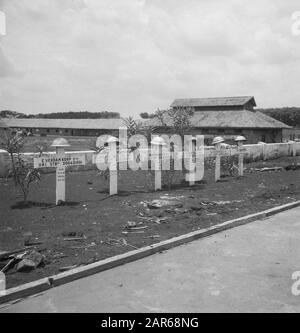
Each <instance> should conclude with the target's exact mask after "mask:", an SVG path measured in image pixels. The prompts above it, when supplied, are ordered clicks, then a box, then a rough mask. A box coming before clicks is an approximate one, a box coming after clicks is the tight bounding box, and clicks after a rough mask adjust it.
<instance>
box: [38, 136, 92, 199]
mask: <svg viewBox="0 0 300 333" xmlns="http://www.w3.org/2000/svg"><path fill="white" fill-rule="evenodd" d="M51 147H55V148H56V154H54V155H51V156H47V157H37V158H34V159H33V165H34V168H35V169H40V168H56V201H55V202H56V205H57V204H58V203H59V202H60V201H62V202H64V201H66V167H67V166H78V165H85V155H84V154H65V148H66V147H70V145H69V143H68V142H67V140H66V139H63V138H61V139H55V140H54V141H53V143H52V145H51Z"/></svg>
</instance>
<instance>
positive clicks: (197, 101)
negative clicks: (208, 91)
mask: <svg viewBox="0 0 300 333" xmlns="http://www.w3.org/2000/svg"><path fill="white" fill-rule="evenodd" d="M251 100H252V102H253V106H256V102H255V99H254V97H253V96H239V97H213V98H182V99H175V101H174V102H173V103H172V104H171V107H178V106H190V107H195V106H199V107H213V106H244V105H245V104H246V103H248V102H249V101H251Z"/></svg>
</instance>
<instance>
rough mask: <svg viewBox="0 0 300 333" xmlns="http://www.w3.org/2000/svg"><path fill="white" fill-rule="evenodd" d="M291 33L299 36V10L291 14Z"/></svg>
mask: <svg viewBox="0 0 300 333" xmlns="http://www.w3.org/2000/svg"><path fill="white" fill-rule="evenodd" d="M292 21H293V24H292V30H291V32H292V35H293V36H300V11H296V12H294V13H293V14H292Z"/></svg>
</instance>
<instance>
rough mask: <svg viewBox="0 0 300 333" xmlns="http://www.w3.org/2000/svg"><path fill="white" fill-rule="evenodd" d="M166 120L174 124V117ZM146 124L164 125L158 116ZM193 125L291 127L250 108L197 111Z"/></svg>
mask: <svg viewBox="0 0 300 333" xmlns="http://www.w3.org/2000/svg"><path fill="white" fill-rule="evenodd" d="M164 122H165V123H166V124H167V126H172V118H171V117H170V116H166V117H165V118H164ZM144 125H150V126H154V127H160V126H162V123H161V121H160V120H159V119H158V118H153V119H149V120H146V121H145V122H144ZM191 126H192V127H200V128H205V127H210V128H290V127H289V126H288V125H286V124H284V123H282V122H280V121H278V120H276V119H274V118H271V117H269V116H267V115H265V114H263V113H261V112H258V111H257V112H254V111H248V110H239V111H235V110H231V111H197V112H195V113H194V115H193V116H192V117H191Z"/></svg>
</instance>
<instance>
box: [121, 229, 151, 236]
mask: <svg viewBox="0 0 300 333" xmlns="http://www.w3.org/2000/svg"><path fill="white" fill-rule="evenodd" d="M144 232H145V231H144V230H142V231H130V232H129V231H122V234H124V235H128V234H143V233H144Z"/></svg>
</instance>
